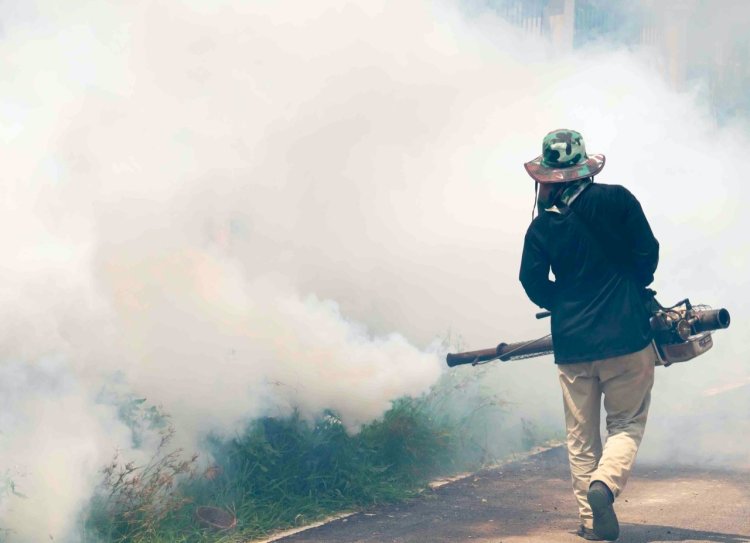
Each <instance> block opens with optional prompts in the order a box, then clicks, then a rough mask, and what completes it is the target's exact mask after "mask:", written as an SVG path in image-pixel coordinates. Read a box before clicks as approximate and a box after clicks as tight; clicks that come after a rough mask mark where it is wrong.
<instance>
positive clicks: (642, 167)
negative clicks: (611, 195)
mask: <svg viewBox="0 0 750 543" xmlns="http://www.w3.org/2000/svg"><path fill="white" fill-rule="evenodd" d="M0 13H2V14H3V17H2V20H3V28H2V35H1V38H0V54H2V58H3V59H4V63H5V69H4V70H3V76H2V79H1V80H0V118H2V125H1V126H2V128H0V140H1V141H2V146H0V164H2V179H3V183H2V189H1V192H0V196H2V198H0V205H1V206H2V213H1V214H0V226H1V227H0V232H1V233H0V236H1V237H0V241H1V242H2V245H1V246H2V249H3V254H4V255H5V260H4V266H2V268H1V269H0V277H2V281H0V284H1V285H2V289H0V301H1V302H2V303H0V324H1V326H0V335H1V337H2V341H0V354H1V358H0V376H1V377H2V378H0V402H1V403H0V406H1V407H2V408H1V409H0V470H7V474H8V476H10V477H11V478H13V479H14V480H15V481H16V483H17V489H18V491H20V492H23V493H24V494H25V495H26V496H27V498H26V499H20V498H17V497H15V496H12V495H10V493H6V495H5V496H2V497H0V527H2V528H6V529H11V530H13V531H14V532H15V533H14V534H13V536H12V538H11V541H23V542H26V541H30V542H31V541H34V542H35V541H41V540H43V539H42V538H46V537H47V536H48V534H51V535H53V536H54V537H55V539H57V540H64V538H65V537H66V535H69V534H75V529H76V527H75V521H76V515H77V513H78V512H79V510H80V508H81V507H82V506H83V505H84V504H85V502H86V500H87V498H88V496H90V494H91V492H92V489H93V487H94V485H95V483H96V481H97V479H98V473H97V471H98V470H99V468H100V467H101V466H102V465H103V464H104V463H105V462H106V461H107V460H108V459H109V458H110V457H111V456H112V454H113V453H114V451H115V450H116V449H121V450H123V451H126V452H127V451H129V448H130V446H131V440H130V436H129V433H128V430H127V428H126V427H125V426H124V425H123V424H122V423H120V422H118V419H117V417H116V412H115V409H114V408H113V407H111V406H107V405H105V404H102V402H101V401H99V400H100V399H101V391H102V389H103V387H111V386H113V383H117V386H118V387H121V388H122V389H123V390H126V391H129V392H132V393H134V394H136V395H138V396H142V397H145V398H147V399H148V401H149V402H152V403H154V404H158V405H162V406H163V407H164V409H165V410H166V411H167V412H168V413H170V414H171V415H172V417H173V419H174V422H175V426H176V429H177V432H178V436H179V438H180V440H181V443H183V444H186V445H189V446H197V444H199V443H200V439H201V437H202V436H204V435H205V434H206V433H207V432H209V431H214V432H220V433H221V432H231V431H233V430H234V429H235V428H237V425H238V424H239V423H241V422H242V421H243V420H247V419H248V418H251V417H256V416H260V415H266V414H283V413H288V412H289V411H290V410H291V409H292V408H298V409H300V410H301V411H302V413H303V414H305V415H306V416H310V417H313V416H316V415H318V414H319V413H320V412H321V411H322V410H323V409H325V408H331V409H334V410H336V411H337V412H339V413H340V414H341V416H342V419H343V420H344V422H345V423H346V424H347V425H348V426H349V427H350V428H351V429H352V430H356V428H357V427H358V426H359V425H360V424H362V423H364V422H367V421H369V420H372V419H373V418H376V417H378V416H379V415H381V414H382V413H383V412H384V411H385V410H386V409H387V408H388V406H389V402H390V401H391V400H393V399H395V398H397V397H399V396H402V395H404V394H419V393H421V392H423V391H425V390H426V389H427V388H428V387H429V386H430V385H431V384H433V383H434V382H435V381H436V380H437V378H438V377H439V375H440V373H441V371H444V370H443V361H442V359H440V358H439V357H438V355H436V354H433V351H434V347H433V344H434V342H435V340H436V338H439V337H440V336H441V335H443V334H445V332H446V331H447V330H452V331H455V332H458V333H460V334H461V335H462V336H463V340H464V346H466V347H467V348H484V347H489V346H492V345H494V344H497V343H498V342H499V341H517V340H521V339H525V338H529V339H530V338H532V337H535V336H536V335H541V334H544V333H546V328H545V327H546V326H547V324H546V323H544V322H541V323H540V322H536V321H534V319H533V313H534V311H535V308H534V307H533V306H532V304H531V303H530V302H528V300H526V298H525V296H524V294H523V291H522V289H521V286H520V284H519V283H518V282H517V278H516V277H517V270H518V264H519V259H520V251H521V245H522V242H523V234H524V232H525V230H526V227H527V225H528V222H529V215H530V211H531V205H532V200H533V183H532V181H531V180H530V179H529V178H528V177H527V176H526V174H525V172H524V170H523V166H522V164H523V162H524V161H527V160H530V159H531V158H533V157H534V156H536V154H538V152H539V149H540V145H541V138H542V136H543V135H544V134H545V133H546V132H547V131H549V130H551V129H553V128H558V127H570V128H574V129H576V130H579V131H580V132H582V133H583V135H584V137H585V138H586V142H587V146H588V149H589V151H590V152H603V153H605V154H606V155H607V166H606V167H605V169H604V171H603V173H602V174H601V176H599V177H598V178H597V181H599V182H605V183H617V184H624V185H626V186H627V187H628V188H630V189H631V190H632V191H633V192H634V193H635V194H636V195H637V196H638V197H639V199H640V200H641V202H642V204H643V207H644V209H645V212H646V214H647V216H648V217H649V219H650V221H651V223H652V227H653V230H654V232H655V234H656V236H657V237H658V238H659V240H660V241H661V243H662V263H661V265H660V268H659V271H658V273H657V282H656V284H655V288H656V289H657V290H659V292H660V298H661V299H662V301H664V302H670V303H672V302H674V301H677V300H678V299H681V298H684V297H685V296H686V295H689V296H690V297H691V299H692V300H693V301H696V302H698V301H700V302H706V303H711V304H714V305H717V306H718V305H726V306H727V307H728V308H729V309H730V310H731V311H732V317H733V321H734V324H733V328H732V329H730V331H729V332H723V333H721V334H719V335H717V338H716V346H715V348H714V350H713V351H712V352H710V353H709V354H707V355H705V356H704V357H702V358H701V359H699V360H698V361H695V362H693V363H690V364H688V365H680V366H679V367H674V368H670V369H668V370H663V369H660V370H659V371H658V375H657V388H656V391H655V404H654V408H653V411H652V415H651V419H652V422H651V425H650V427H649V430H648V431H647V436H648V437H647V438H646V441H645V443H644V451H643V453H644V456H646V457H650V458H652V459H654V458H661V457H664V456H668V457H670V458H672V457H673V456H672V454H673V453H674V450H673V449H671V448H670V449H667V448H666V444H667V443H669V447H677V452H676V453H674V454H677V455H680V454H682V452H684V451H682V447H681V446H679V444H676V443H675V440H674V439H673V436H672V435H671V434H670V433H668V430H667V429H669V428H678V427H680V428H682V427H684V425H685V424H686V422H685V421H686V420H687V421H689V420H691V419H689V418H686V417H689V416H691V415H690V413H691V410H692V409H694V406H695V402H698V401H699V400H698V398H705V397H707V396H706V394H709V395H710V394H713V393H714V392H715V391H716V390H719V389H721V388H722V387H727V386H728V385H732V384H737V383H739V384H742V383H743V382H744V383H748V382H750V372H749V371H748V369H747V366H746V364H745V360H746V358H747V353H748V348H747V347H746V345H745V344H744V342H743V341H742V331H743V330H744V325H743V323H744V322H745V307H746V305H747V304H746V302H747V297H748V293H747V290H746V289H744V288H742V284H743V282H744V278H745V277H747V275H748V271H750V270H749V269H748V267H749V266H748V264H749V263H748V251H747V248H748V247H747V243H748V242H747V239H746V236H745V232H746V231H747V229H748V227H749V226H750V225H749V224H748V219H747V215H746V213H744V211H743V209H742V203H743V200H744V196H745V195H746V193H747V190H748V189H747V188H746V184H745V183H744V181H743V176H742V175H741V174H742V172H741V170H740V169H738V167H737V164H738V157H742V156H744V151H745V150H746V149H747V148H748V144H749V143H750V142H748V137H747V134H745V133H744V132H742V130H741V129H740V128H735V127H733V126H732V125H731V124H730V125H727V126H723V127H722V128H720V129H719V128H717V126H716V125H715V123H714V122H713V121H712V120H711V118H710V116H709V115H708V113H707V109H706V108H704V107H703V106H702V105H701V104H700V103H699V102H698V101H697V100H696V98H695V97H694V96H693V95H692V94H690V93H682V94H677V93H675V92H673V91H671V90H669V89H668V88H667V86H666V85H665V84H664V83H662V82H661V80H660V78H659V76H658V75H657V74H656V73H654V72H652V71H650V69H649V68H647V67H646V65H647V63H645V62H643V61H642V59H641V58H640V57H639V56H638V54H637V53H632V52H627V51H623V50H609V49H607V48H606V46H604V45H599V46H597V48H596V49H588V50H585V51H576V52H570V53H561V52H559V51H556V50H555V49H554V48H552V47H551V46H550V44H548V43H545V42H543V41H541V40H535V39H532V38H530V37H526V36H524V35H523V34H521V33H519V31H518V30H516V29H514V28H512V27H510V26H508V25H506V24H505V23H504V22H503V21H502V20H500V19H499V18H497V17H495V16H494V15H493V14H492V13H491V12H486V13H484V14H482V15H481V16H477V15H476V14H474V15H473V16H471V17H467V16H466V15H465V14H464V13H463V12H462V11H461V10H460V8H459V7H458V6H456V5H454V4H450V3H431V2H426V1H425V2H419V1H417V2H405V3H386V2H379V1H372V2H357V3H352V2H339V1H322V0H321V1H317V2H306V3H301V2H274V3H247V2H238V1H237V2H235V1H225V2H198V1H192V2H159V3H153V2H138V1H133V2H129V3H127V5H123V4H118V3H114V2H106V3H105V2H93V1H92V2H83V1H82V2H66V3H65V6H64V7H63V5H62V4H60V3H54V2H34V3H32V2H18V3H15V2H4V3H2V4H0ZM740 162H741V161H740ZM456 371H471V368H461V369H459V370H456ZM486 379H487V380H488V384H489V385H491V386H497V387H498V389H500V390H503V391H504V392H505V393H506V394H507V395H508V397H509V399H511V400H512V401H514V402H515V408H516V410H517V411H518V412H519V413H521V414H523V415H524V416H526V417H529V418H531V419H534V417H538V418H542V417H549V416H550V414H552V416H558V417H559V419H560V426H561V428H562V424H563V423H562V410H561V408H560V405H559V403H560V398H559V396H560V394H559V390H558V385H557V383H556V375H555V370H554V367H553V366H552V363H551V360H550V359H544V360H537V361H528V362H521V363H518V364H513V365H499V364H498V366H497V368H495V369H494V370H493V371H491V372H488V375H487V377H486ZM707 391H708V392H707ZM712 391H713V392H712ZM714 396H715V394H714ZM714 396H712V397H714ZM735 401H736V402H737V403H736V404H732V406H731V408H727V407H726V406H723V407H722V408H721V409H722V413H724V411H723V410H724V409H727V410H726V414H727V415H726V416H727V417H729V418H728V419H727V418H726V417H725V418H724V419H723V420H724V421H723V422H722V423H721V424H726V425H727V430H728V431H731V432H732V434H733V435H734V438H733V441H732V442H733V443H734V444H735V445H736V450H735V448H733V451H735V452H736V454H735V455H734V458H735V459H738V460H739V461H741V462H747V461H750V459H748V457H747V452H746V451H747V450H750V443H748V437H747V436H748V435H750V434H748V432H744V433H741V434H737V432H736V430H737V428H738V426H737V425H743V424H744V425H745V427H746V426H747V421H746V420H744V419H745V418H746V413H747V409H746V407H743V405H744V406H746V405H747V404H746V403H745V404H742V402H743V401H745V400H743V399H742V397H739V398H737V399H736V400H735ZM743 409H744V411H743ZM732 417H735V418H732ZM681 425H682V426H681ZM709 426H710V427H711V429H712V430H711V431H712V432H714V431H716V430H717V425H715V424H711V423H709ZM719 430H721V428H720V427H719ZM682 434H683V435H682V442H683V443H684V447H685V451H691V454H693V455H698V457H701V458H705V457H712V458H716V457H717V456H716V455H717V454H718V455H719V459H720V460H721V459H722V458H724V456H721V453H723V452H726V451H725V450H724V451H722V450H721V449H720V447H721V446H723V445H724V444H721V443H715V444H714V440H713V438H711V439H704V438H705V435H701V434H696V435H694V436H691V435H690V434H689V433H688V434H687V435H684V434H685V432H682ZM738 435H739V437H738ZM691 439H692V440H693V441H691ZM696 443H700V445H696ZM714 445H716V446H714ZM742 451H745V452H744V453H743V452H742ZM133 454H135V453H133ZM743 454H744V456H743ZM71 537H72V538H73V540H75V535H73V536H71Z"/></svg>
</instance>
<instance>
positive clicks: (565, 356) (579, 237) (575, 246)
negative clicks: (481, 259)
mask: <svg viewBox="0 0 750 543" xmlns="http://www.w3.org/2000/svg"><path fill="white" fill-rule="evenodd" d="M553 209H554V210H553V211H545V212H543V213H541V214H540V215H539V216H538V217H537V218H536V219H535V220H534V221H533V222H532V223H531V225H530V226H529V229H528V231H527V233H526V242H525V244H524V253H523V258H522V262H521V272H520V279H521V282H522V284H523V286H524V289H525V290H526V292H527V294H528V295H529V298H531V300H532V301H534V302H535V303H536V304H538V305H540V306H541V307H545V308H547V309H549V310H551V311H552V337H553V340H554V346H555V361H556V362H557V363H558V364H566V363H575V362H584V361H590V360H598V359H602V358H609V357H613V356H619V355H623V354H628V353H632V352H636V351H638V350H640V349H643V348H644V347H645V346H646V345H647V344H648V343H649V341H651V332H650V329H649V325H648V314H647V312H646V310H645V309H644V306H643V302H642V299H641V298H642V291H643V289H644V288H645V287H646V286H647V285H648V284H650V283H651V282H652V281H653V273H654V270H655V269H656V265H657V262H658V255H659V244H658V242H657V241H656V239H655V238H654V236H653V233H652V232H651V228H650V227H649V225H648V222H647V220H646V218H645V216H644V214H643V211H642V209H641V206H640V204H639V203H638V201H637V200H636V199H635V197H634V196H633V195H632V194H631V193H630V192H629V191H628V190H627V189H625V188H624V187H621V186H619V185H601V184H596V183H595V184H592V185H590V186H589V187H587V188H586V189H585V190H584V191H583V192H582V193H581V194H579V195H578V196H577V197H576V199H575V200H574V201H573V202H572V204H571V206H570V208H567V207H564V206H560V207H559V208H558V207H555V208H553ZM550 269H551V270H552V273H553V274H554V276H555V280H554V281H550V280H549V278H548V275H549V270H550Z"/></svg>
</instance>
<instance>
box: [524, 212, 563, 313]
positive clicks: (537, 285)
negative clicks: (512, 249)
mask: <svg viewBox="0 0 750 543" xmlns="http://www.w3.org/2000/svg"><path fill="white" fill-rule="evenodd" d="M532 226H533V223H532ZM532 226H530V227H529V230H528V231H527V232H526V238H525V239H524V243H523V256H522V257H521V271H520V273H519V277H518V278H519V279H520V280H521V284H522V285H523V288H524V290H525V291H526V295H527V296H528V297H529V299H530V300H531V301H532V302H534V303H535V304H536V305H538V306H539V307H543V308H545V309H549V310H550V311H551V310H552V304H553V301H554V294H555V283H554V281H550V280H549V271H550V262H549V258H548V256H547V253H546V252H545V251H544V249H543V247H542V246H541V244H540V243H539V238H538V237H537V236H535V235H534V232H532Z"/></svg>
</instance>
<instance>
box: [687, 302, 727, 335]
mask: <svg viewBox="0 0 750 543" xmlns="http://www.w3.org/2000/svg"><path fill="white" fill-rule="evenodd" d="M695 313H696V317H697V318H698V320H697V321H696V322H695V323H693V328H695V332H696V333H700V332H710V331H711V330H722V329H724V328H729V323H730V322H731V321H732V318H731V317H730V315H729V311H727V310H726V309H724V308H723V307H722V308H721V309H706V310H696V311H695Z"/></svg>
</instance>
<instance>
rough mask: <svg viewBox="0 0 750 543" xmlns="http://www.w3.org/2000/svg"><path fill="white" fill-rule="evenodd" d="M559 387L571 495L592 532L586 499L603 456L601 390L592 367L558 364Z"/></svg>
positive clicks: (591, 516)
mask: <svg viewBox="0 0 750 543" xmlns="http://www.w3.org/2000/svg"><path fill="white" fill-rule="evenodd" d="M557 367H558V370H559V374H560V385H561V387H562V393H563V405H564V406H565V426H566V429H567V436H568V437H567V445H568V460H569V462H570V474H571V478H572V480H573V493H574V494H575V497H576V500H577V501H578V511H579V515H580V518H581V524H582V525H583V526H585V527H586V528H589V529H591V528H593V514H592V513H591V507H589V502H588V500H587V497H586V493H587V492H588V489H589V482H590V479H591V474H592V473H594V472H595V470H596V467H597V465H598V463H599V458H600V457H601V455H602V441H601V437H600V435H599V422H600V415H599V413H600V402H601V388H600V385H599V379H598V378H597V377H596V376H595V375H594V374H593V364H592V363H589V362H584V363H580V364H559V365H558V366H557Z"/></svg>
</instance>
